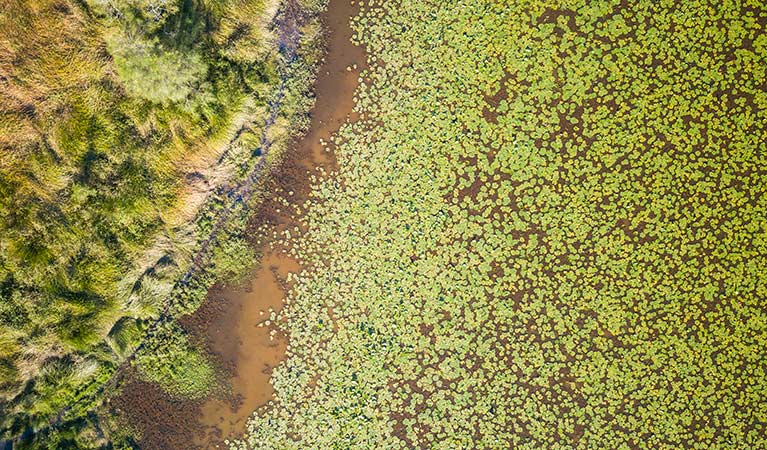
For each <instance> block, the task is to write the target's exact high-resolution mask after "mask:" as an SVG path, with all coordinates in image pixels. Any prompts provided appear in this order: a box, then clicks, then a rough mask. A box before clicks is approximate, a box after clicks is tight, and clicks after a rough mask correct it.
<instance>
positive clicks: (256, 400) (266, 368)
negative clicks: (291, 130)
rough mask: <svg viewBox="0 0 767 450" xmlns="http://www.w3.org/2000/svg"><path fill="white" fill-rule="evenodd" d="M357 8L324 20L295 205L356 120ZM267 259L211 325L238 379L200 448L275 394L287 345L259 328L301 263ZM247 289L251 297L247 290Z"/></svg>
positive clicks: (209, 407) (211, 337)
mask: <svg viewBox="0 0 767 450" xmlns="http://www.w3.org/2000/svg"><path fill="white" fill-rule="evenodd" d="M356 12H357V7H356V5H353V4H352V2H350V1H349V0H331V1H330V5H329V7H328V11H327V12H326V13H325V14H324V17H323V20H324V23H325V26H326V29H327V30H328V31H329V33H328V34H327V54H326V57H325V60H324V62H323V64H322V66H321V67H320V70H319V73H318V79H317V81H316V83H315V94H316V103H315V106H314V108H313V109H312V120H311V126H310V129H309V131H308V132H307V134H306V135H305V136H304V137H303V138H302V139H301V140H300V141H298V142H297V143H296V144H295V147H294V149H293V151H292V152H291V153H290V154H289V155H288V159H289V162H288V164H289V165H291V166H292V167H293V169H294V170H292V171H291V170H288V171H286V172H285V174H287V176H286V175H285V174H283V176H282V177H281V178H280V179H279V180H278V183H277V184H278V187H279V188H280V189H281V190H283V191H291V192H293V195H291V198H290V200H291V201H296V202H300V200H301V199H302V198H305V196H306V194H307V193H308V191H309V182H310V179H309V174H310V173H314V172H315V170H316V168H317V167H318V166H320V167H323V168H325V169H331V168H332V167H333V165H334V163H335V162H334V160H333V157H332V153H329V152H328V151H327V150H326V146H323V144H322V142H323V141H324V142H326V143H327V141H329V140H330V137H331V135H332V134H333V133H334V132H335V131H337V130H338V128H339V127H340V126H341V125H342V124H343V123H344V122H345V121H346V120H347V119H351V120H353V119H354V118H355V117H354V114H353V112H352V108H353V105H354V90H355V89H356V87H357V84H358V78H359V73H360V70H362V68H363V67H364V66H365V54H364V52H363V50H362V49H361V48H359V47H356V46H354V45H353V44H352V43H351V41H350V38H351V35H352V31H351V28H350V25H349V20H350V19H351V17H352V16H353V15H354V14H356ZM266 214H268V215H269V217H270V219H271V220H270V222H272V223H273V225H275V227H276V228H278V229H284V228H286V227H292V226H294V225H295V223H296V217H295V216H291V215H289V214H285V213H284V212H283V213H279V212H277V213H275V211H268V212H267V213H266ZM261 251H262V254H263V257H262V261H261V263H260V268H259V269H258V271H257V272H256V273H255V275H254V277H253V279H252V281H251V282H250V286H249V288H248V289H247V290H246V292H239V293H238V292H231V293H227V294H225V295H226V296H227V297H228V300H229V301H228V302H227V303H228V306H227V308H226V310H225V311H224V312H223V313H222V314H219V315H218V317H216V318H215V319H214V320H213V321H212V322H211V323H210V324H209V325H208V326H207V339H208V341H209V347H210V349H211V351H212V352H214V353H215V354H217V355H218V356H219V357H220V358H221V359H222V360H223V361H230V362H231V365H232V373H233V376H232V378H231V380H229V384H230V388H231V392H229V393H228V395H226V396H223V395H222V396H218V397H212V398H210V399H208V400H207V401H205V402H204V403H203V404H202V406H201V415H200V417H199V428H198V429H199V430H200V431H201V433H202V435H201V436H198V438H197V439H196V444H197V445H199V446H202V447H204V448H224V447H225V446H224V444H223V441H224V439H233V438H237V437H240V436H242V434H243V433H244V432H245V426H246V423H247V419H248V417H250V415H251V414H252V413H253V411H254V410H256V409H257V408H258V407H259V406H262V405H264V404H266V403H267V402H268V401H269V400H270V399H271V398H272V394H273V389H272V385H271V384H270V383H269V377H270V375H271V369H272V368H273V367H274V366H275V365H277V364H278V363H279V362H280V361H281V360H282V358H283V357H284V354H285V350H286V345H287V342H286V340H285V338H284V337H282V336H280V335H277V336H275V338H274V339H273V340H271V339H270V330H271V328H270V327H266V326H263V327H259V326H258V324H259V323H262V322H263V321H264V320H267V319H268V315H269V308H272V309H273V310H279V309H280V308H282V306H283V300H284V296H285V291H284V290H285V287H286V286H285V277H286V276H287V274H288V273H289V272H293V273H295V272H297V271H298V270H299V269H300V267H299V265H298V263H297V262H296V261H294V260H292V259H291V258H290V257H288V256H286V255H285V254H282V253H276V252H273V251H271V250H270V249H269V246H268V245H265V246H264V248H262V249H261ZM248 291H249V292H248Z"/></svg>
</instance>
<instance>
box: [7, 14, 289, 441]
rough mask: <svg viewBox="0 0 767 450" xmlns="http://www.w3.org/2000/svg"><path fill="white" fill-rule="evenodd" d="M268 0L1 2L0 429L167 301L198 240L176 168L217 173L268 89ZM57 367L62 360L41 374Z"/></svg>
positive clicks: (41, 407)
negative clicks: (235, 133) (240, 125)
mask: <svg viewBox="0 0 767 450" xmlns="http://www.w3.org/2000/svg"><path fill="white" fill-rule="evenodd" d="M274 10H275V5H274V4H273V2H268V1H262V0H249V1H234V0H232V1H228V0H218V1H197V0H178V1H175V0H174V1H162V2H156V1H138V0H136V1H134V0H118V1H113V2H108V3H104V2H96V1H93V2H91V1H85V2H75V1H70V0H45V1H26V0H13V1H11V2H9V3H7V4H6V5H4V6H3V12H2V13H0V75H2V79H3V82H2V84H0V418H1V419H0V438H2V437H4V436H11V435H14V434H17V433H19V432H21V431H23V430H24V428H25V427H34V428H37V427H40V426H42V425H43V424H46V423H48V422H49V421H50V420H51V419H52V418H53V417H54V416H55V415H56V413H57V412H58V410H59V409H60V408H63V407H64V406H67V405H69V404H71V403H73V402H75V401H76V399H78V398H79V396H80V395H81V392H82V391H84V390H87V389H90V387H91V386H97V385H98V384H99V383H98V382H99V375H98V374H99V373H102V371H111V370H113V369H114V367H115V366H116V365H118V364H119V363H120V362H121V361H122V360H123V358H125V357H126V356H128V355H129V354H130V353H131V352H132V350H133V349H134V348H135V347H136V345H137V344H138V342H139V340H140V339H141V335H142V333H143V330H144V327H145V322H146V321H149V320H151V319H152V318H154V317H156V316H157V315H158V314H159V312H160V310H161V309H162V308H163V307H164V306H165V302H166V301H167V299H168V296H169V294H170V292H171V289H172V287H173V285H174V284H175V283H176V281H177V280H178V278H179V277H180V275H181V274H182V273H183V271H185V270H186V268H187V266H188V264H189V256H188V255H189V254H190V253H191V252H193V251H195V247H196V246H197V242H198V241H199V240H202V239H204V238H206V235H205V228H204V227H203V226H198V225H196V220H197V219H198V217H199V216H198V211H196V210H195V211H190V210H188V206H187V204H188V202H189V194H188V193H187V191H186V189H187V186H188V183H187V175H188V174H189V173H190V172H198V171H203V172H205V173H207V174H209V175H210V174H211V173H213V172H214V171H215V168H213V169H211V168H210V167H211V166H212V164H213V163H214V162H215V159H216V158H217V157H218V153H220V151H221V150H223V149H224V147H225V145H224V143H225V142H226V141H228V139H229V138H230V135H231V134H232V130H231V129H230V128H231V127H232V126H233V123H234V122H235V121H237V120H246V121H248V120H250V121H253V120H256V119H257V118H258V117H259V115H260V114H263V110H264V109H266V107H265V105H264V104H265V98H267V97H268V96H269V95H270V92H271V90H272V89H274V87H275V82H276V76H275V74H274V70H273V66H274V64H275V62H274V61H273V59H274V56H273V55H269V54H267V51H266V50H265V49H267V48H269V47H270V45H271V43H270V41H269V40H270V39H271V36H270V34H269V33H270V32H269V31H268V30H266V28H265V25H266V24H267V23H268V21H269V20H270V19H271V15H270V14H273V13H274ZM244 11H247V12H248V14H246V15H243V14H242V13H243V12H244ZM233 29H238V30H242V31H241V32H239V33H237V34H236V35H233V34H232V31H231V30H233ZM227 30H228V31H227ZM226 33H229V34H226ZM224 44H226V45H224ZM237 49H239V50H237ZM249 52H250V53H249ZM235 56H236V57H235ZM230 150H232V151H231V152H230V153H232V155H233V158H239V159H241V158H240V156H239V153H243V154H246V155H249V154H250V149H248V148H243V147H241V146H239V143H235V148H234V149H230ZM234 172H235V171H233V170H231V169H228V168H225V167H222V168H221V169H220V170H219V171H218V173H217V174H216V177H217V178H219V179H223V178H226V177H230V178H231V177H232V176H234V175H237V174H236V173H234ZM202 203H204V202H202ZM216 248H217V247H216ZM240 250H242V246H241V245H240V246H237V245H234V244H232V245H229V246H228V247H226V248H225V249H224V250H216V251H217V252H218V253H221V257H219V258H218V259H219V260H220V262H219V265H220V266H221V269H220V270H219V272H220V273H219V272H217V273H216V274H215V275H214V276H213V277H211V279H210V280H208V283H212V282H213V281H215V280H216V279H218V278H216V276H220V277H221V278H223V277H224V276H232V273H233V270H234V269H233V267H234V266H241V265H242V264H243V257H242V256H240V259H239V260H238V261H239V262H240V263H241V264H237V265H233V264H231V263H229V264H228V263H227V262H226V258H228V257H234V256H235V255H233V253H235V252H237V251H240ZM244 255H245V256H246V257H247V255H250V253H247V252H246V253H244ZM246 259H247V258H246ZM227 264H228V265H227ZM243 270H247V269H243ZM181 338H182V339H183V336H182V337H181ZM173 342H175V341H173ZM175 344H178V343H177V342H175ZM175 344H173V345H171V347H173V346H174V345H175ZM169 345H170V344H169ZM179 345H180V344H179ZM175 346H176V347H178V345H175ZM184 352H186V353H183V354H186V355H194V353H190V352H191V350H188V349H187V350H184ZM190 357H192V356H190ZM174 361H175V360H174ZM176 362H177V361H176ZM54 363H55V364H54ZM83 364H86V365H87V367H89V368H90V367H95V368H96V371H95V372H94V371H83V370H84V369H83ZM152 364H154V365H152ZM152 364H150V366H151V367H152V368H153V369H152V370H154V369H155V368H156V367H155V366H156V364H155V363H152ZM60 365H61V366H63V368H62V370H64V369H67V370H71V371H73V372H72V373H69V372H67V373H62V374H58V375H56V376H49V377H48V378H45V379H43V378H41V377H43V375H45V374H47V373H48V372H49V369H48V368H51V369H50V370H53V368H58V367H59V366H60ZM171 365H172V364H171ZM145 366H146V364H145ZM199 367H204V365H202V364H201V365H199ZM56 370H58V369H56ZM89 370H90V369H89ZM157 370H158V371H159V370H160V369H157ZM158 373H159V372H158ZM155 375H156V374H155ZM179 376H182V377H183V378H184V379H190V380H206V379H208V378H209V377H208V376H207V375H205V374H204V373H202V372H200V373H195V374H192V373H189V374H186V375H183V374H180V375H179ZM201 382H202V381H201ZM194 386H197V385H194ZM192 390H194V391H195V392H196V391H197V390H198V389H197V388H196V387H195V388H194V389H192ZM97 396H98V395H97Z"/></svg>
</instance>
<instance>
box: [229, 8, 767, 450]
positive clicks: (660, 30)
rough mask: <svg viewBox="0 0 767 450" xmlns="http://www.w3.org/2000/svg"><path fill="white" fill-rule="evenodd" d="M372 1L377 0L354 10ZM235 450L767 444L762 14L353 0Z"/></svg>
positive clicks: (766, 120)
mask: <svg viewBox="0 0 767 450" xmlns="http://www.w3.org/2000/svg"><path fill="white" fill-rule="evenodd" d="M361 3H363V2H361ZM354 25H355V27H356V30H357V36H356V39H357V40H358V41H359V42H361V43H362V44H364V45H365V47H366V49H367V52H368V54H369V55H370V64H371V68H370V69H369V70H367V71H366V72H365V74H364V77H365V80H364V82H363V83H362V84H361V86H360V88H359V90H358V92H357V110H358V112H359V113H360V117H361V119H360V120H359V121H357V122H354V123H349V124H347V125H345V126H344V127H343V128H342V130H341V131H340V132H339V133H338V135H337V136H336V137H335V142H336V143H337V144H338V149H337V152H336V154H337V157H338V160H339V169H338V172H337V173H335V174H333V175H332V176H330V177H328V178H327V179H325V180H324V181H322V182H321V183H320V184H319V185H318V186H316V189H315V191H314V192H315V194H314V197H313V198H312V199H310V201H309V202H308V204H307V205H306V207H305V208H302V209H303V210H305V211H308V212H307V213H306V216H305V221H306V228H307V230H308V231H306V232H305V233H301V234H300V235H298V236H297V235H296V233H295V232H292V233H291V234H290V235H286V238H285V240H286V243H287V244H288V245H290V246H291V248H292V249H293V250H292V251H293V252H294V253H295V255H296V256H297V257H298V258H299V259H300V260H302V261H304V262H306V264H305V266H306V267H309V268H312V269H308V270H307V271H306V272H304V273H302V274H300V275H299V276H297V277H295V278H294V279H293V282H294V288H293V291H292V293H291V294H290V296H289V299H288V301H287V303H286V305H287V306H286V307H285V309H284V310H283V311H282V313H281V314H280V319H281V320H280V322H279V323H281V324H282V325H281V326H282V327H283V328H284V331H285V333H286V334H287V335H288V338H289V345H290V347H289V350H288V353H287V359H286V360H285V362H284V363H282V364H281V365H280V366H279V367H278V368H276V369H275V372H274V375H273V377H272V381H273V384H274V387H275V390H276V393H275V398H274V401H273V402H272V403H271V404H270V405H268V406H266V407H264V408H263V409H261V410H259V411H258V412H257V413H256V414H255V415H254V416H253V418H252V420H251V422H250V424H249V426H248V433H247V435H246V436H245V437H244V438H243V440H241V441H238V442H235V443H233V444H232V448H233V449H235V448H236V449H246V448H252V449H262V450H263V449H279V450H285V449H329V448H333V449H405V448H424V449H425V448H428V449H508V448H519V449H540V448H547V449H558V448H559V449H564V448H568V449H570V448H578V449H586V448H606V449H607V448H609V449H651V448H696V449H701V448H711V449H714V448H716V449H733V450H734V449H742V448H764V447H766V446H767V441H765V436H767V428H766V425H765V424H767V399H766V398H765V393H767V374H766V373H765V365H764V361H765V359H766V358H767V312H766V311H765V304H764V299H765V296H766V295H767V290H765V286H766V285H765V282H764V281H765V274H764V267H765V266H767V241H766V239H765V238H766V237H767V232H766V231H767V228H765V226H766V224H767V203H766V202H765V199H767V196H765V192H767V173H766V172H765V170H764V168H765V167H767V160H766V159H765V158H767V151H765V150H766V148H765V142H767V127H766V126H765V124H767V117H765V111H767V104H766V103H765V101H766V100H767V95H766V94H765V84H764V83H765V79H767V78H766V77H765V68H766V67H767V38H765V36H767V33H766V32H765V31H766V30H765V26H767V10H765V8H764V5H763V4H762V3H761V2H756V1H745V2H733V3H726V2H725V3H721V2H720V3H717V4H716V5H715V6H714V5H711V4H708V3H706V2H701V1H689V2H685V3H683V4H680V3H672V2H655V1H635V2H619V1H607V2H581V1H571V2H550V1H539V2H527V1H516V0H507V1H490V0H487V1H463V0H450V1H441V2H422V1H365V2H364V4H363V11H362V13H361V14H360V15H359V16H358V17H357V18H356V19H355V21H354Z"/></svg>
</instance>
